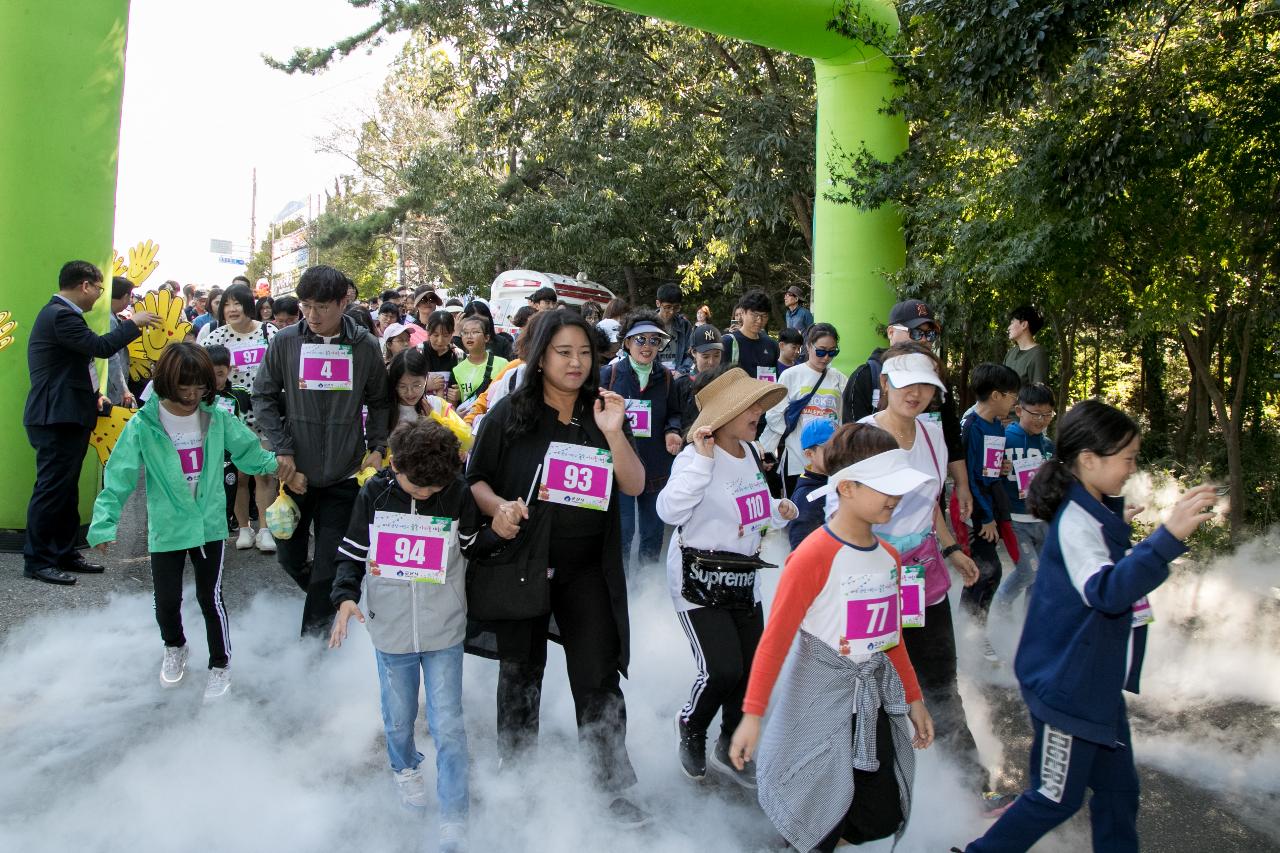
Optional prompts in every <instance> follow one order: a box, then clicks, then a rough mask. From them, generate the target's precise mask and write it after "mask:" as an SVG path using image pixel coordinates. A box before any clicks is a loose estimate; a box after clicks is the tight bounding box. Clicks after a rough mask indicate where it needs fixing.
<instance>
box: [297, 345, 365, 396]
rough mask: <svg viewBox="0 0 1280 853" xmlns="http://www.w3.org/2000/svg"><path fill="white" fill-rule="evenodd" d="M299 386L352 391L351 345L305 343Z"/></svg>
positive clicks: (300, 362) (317, 389)
mask: <svg viewBox="0 0 1280 853" xmlns="http://www.w3.org/2000/svg"><path fill="white" fill-rule="evenodd" d="M298 387H299V388H301V389H302V390H303V391H350V390H351V388H352V386H351V347H350V345H348V344H303V345H302V357H301V360H300V361H299V362H298Z"/></svg>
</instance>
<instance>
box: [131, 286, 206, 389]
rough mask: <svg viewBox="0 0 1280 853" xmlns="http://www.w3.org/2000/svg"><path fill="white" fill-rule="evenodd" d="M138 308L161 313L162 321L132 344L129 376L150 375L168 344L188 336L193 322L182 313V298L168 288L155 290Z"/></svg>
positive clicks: (137, 305) (136, 377)
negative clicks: (174, 296) (176, 296)
mask: <svg viewBox="0 0 1280 853" xmlns="http://www.w3.org/2000/svg"><path fill="white" fill-rule="evenodd" d="M133 310H134V311H150V312H151V313H152V314H157V315H159V317H160V325H158V326H156V327H155V328H149V329H143V330H142V337H140V338H137V339H136V340H134V341H133V343H131V344H129V378H130V379H135V380H138V379H149V378H151V371H152V370H153V369H154V368H155V365H156V360H157V359H159V358H160V353H161V352H163V351H164V348H165V347H167V346H169V344H171V343H174V342H175V341H182V340H184V339H185V338H186V337H187V335H188V334H190V333H191V324H190V323H188V322H187V318H186V317H185V316H184V315H183V313H182V300H180V299H174V298H173V294H172V293H170V292H169V291H167V290H158V291H157V290H153V291H151V292H150V293H148V294H147V295H146V297H145V298H144V299H143V300H142V301H141V302H137V303H135V304H134V306H133Z"/></svg>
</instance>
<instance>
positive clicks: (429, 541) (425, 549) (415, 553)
mask: <svg viewBox="0 0 1280 853" xmlns="http://www.w3.org/2000/svg"><path fill="white" fill-rule="evenodd" d="M373 559H374V562H376V563H377V564H378V565H379V566H380V567H382V568H384V569H386V568H407V569H418V570H419V571H421V570H427V571H437V572H438V571H440V569H441V568H443V567H444V539H442V538H441V537H439V536H415V535H413V534H409V533H388V532H386V531H382V532H380V533H379V534H378V544H377V546H376V547H375V548H374V552H373Z"/></svg>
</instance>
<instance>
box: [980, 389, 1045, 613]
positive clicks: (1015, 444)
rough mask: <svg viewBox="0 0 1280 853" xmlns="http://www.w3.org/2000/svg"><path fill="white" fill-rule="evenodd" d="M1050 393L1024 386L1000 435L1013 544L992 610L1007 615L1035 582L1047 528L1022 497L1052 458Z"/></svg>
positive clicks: (1001, 485)
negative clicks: (1014, 550) (1008, 569)
mask: <svg viewBox="0 0 1280 853" xmlns="http://www.w3.org/2000/svg"><path fill="white" fill-rule="evenodd" d="M1053 404H1054V396H1053V391H1051V390H1050V389H1049V386H1047V385H1024V386H1022V390H1021V391H1019V392H1018V407H1017V410H1016V411H1017V415H1018V419H1017V420H1016V421H1014V422H1013V423H1011V424H1009V426H1007V427H1005V430H1004V461H1005V466H1004V468H1005V475H1004V479H1003V480H1001V481H1000V487H1001V488H1002V489H1003V490H1004V497H1005V501H1006V502H1007V504H1008V506H1009V520H1010V522H1011V526H1012V527H1013V535H1014V538H1015V539H1016V540H1017V542H1018V558H1017V560H1015V561H1014V567H1013V571H1012V572H1010V573H1009V574H1008V575H1006V576H1005V578H1004V580H1002V581H1000V588H999V589H997V590H996V594H995V598H993V599H992V601H991V606H992V609H994V610H995V611H996V612H997V613H1004V614H1008V613H1009V612H1010V611H1011V610H1012V609H1013V604H1014V602H1015V601H1017V600H1018V596H1020V595H1021V594H1022V592H1023V590H1025V589H1027V587H1029V586H1031V582H1032V581H1033V580H1035V579H1036V564H1037V562H1038V561H1039V559H1040V549H1041V548H1043V547H1044V540H1045V535H1046V534H1047V533H1048V530H1049V525H1047V524H1045V523H1044V522H1043V521H1041V520H1040V519H1038V518H1036V517H1035V516H1034V515H1031V513H1030V511H1029V510H1028V509H1027V503H1026V497H1027V489H1028V487H1029V486H1030V482H1031V480H1032V479H1034V478H1035V475H1036V472H1037V471H1038V470H1039V468H1040V466H1041V465H1042V464H1044V463H1045V462H1046V461H1048V460H1050V459H1052V458H1053V440H1052V439H1051V438H1049V436H1047V435H1045V434H1044V431H1045V428H1047V427H1048V426H1049V423H1050V421H1052V420H1053V414H1054V411H1053Z"/></svg>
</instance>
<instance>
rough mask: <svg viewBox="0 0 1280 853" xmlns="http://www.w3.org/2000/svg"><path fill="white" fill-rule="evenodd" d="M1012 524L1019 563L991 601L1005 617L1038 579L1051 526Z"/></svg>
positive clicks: (1029, 522) (1035, 522) (1031, 522)
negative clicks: (1024, 591)
mask: <svg viewBox="0 0 1280 853" xmlns="http://www.w3.org/2000/svg"><path fill="white" fill-rule="evenodd" d="M1011 524H1012V525H1013V536H1014V538H1015V539H1017V540H1018V562H1016V563H1014V564H1013V571H1012V572H1010V573H1009V574H1007V575H1005V577H1004V580H1003V581H1001V582H1000V588H999V589H997V590H996V596H995V598H994V599H992V601H991V604H992V606H993V607H995V608H996V609H997V610H998V611H999V612H1000V613H1002V614H1005V615H1008V613H1009V612H1010V611H1011V610H1013V603H1014V602H1015V601H1017V600H1018V596H1019V595H1022V592H1023V590H1025V589H1027V588H1028V587H1030V586H1031V582H1032V581H1034V580H1035V579H1036V568H1037V567H1038V566H1039V565H1040V549H1041V548H1043V547H1044V538H1045V534H1047V533H1048V532H1049V525H1047V524H1045V523H1044V522H1043V521H1014V522H1011Z"/></svg>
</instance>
